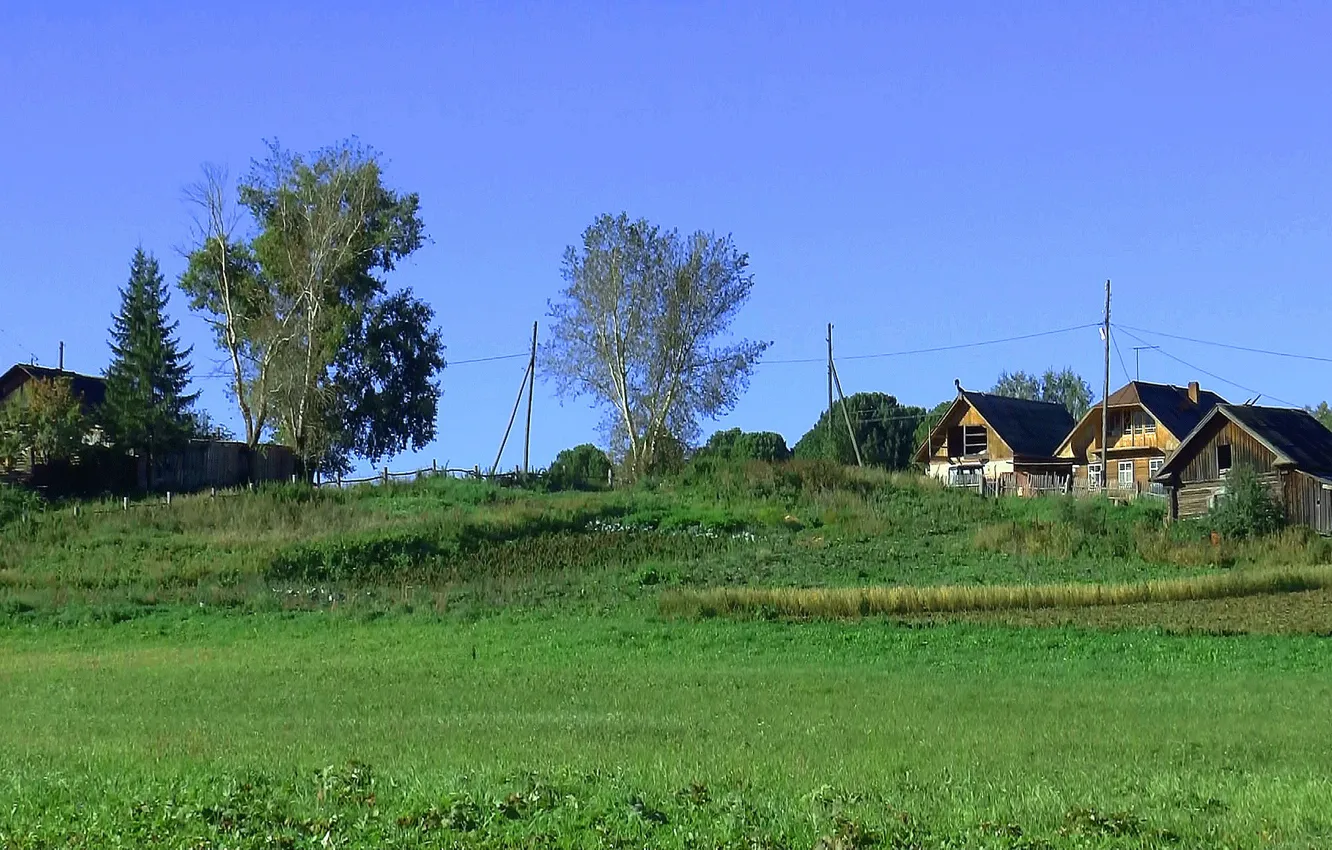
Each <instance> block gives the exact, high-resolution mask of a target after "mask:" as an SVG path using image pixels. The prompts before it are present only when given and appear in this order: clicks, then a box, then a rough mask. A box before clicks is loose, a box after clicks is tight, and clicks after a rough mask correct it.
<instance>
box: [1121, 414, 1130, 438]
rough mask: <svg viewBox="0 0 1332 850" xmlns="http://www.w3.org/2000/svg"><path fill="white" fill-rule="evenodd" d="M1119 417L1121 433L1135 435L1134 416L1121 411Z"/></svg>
mask: <svg viewBox="0 0 1332 850" xmlns="http://www.w3.org/2000/svg"><path fill="white" fill-rule="evenodd" d="M1118 419H1119V431H1120V433H1122V434H1123V435H1124V436H1125V437H1131V436H1132V435H1133V417H1132V416H1130V415H1129V414H1128V413H1120V414H1119V415H1118Z"/></svg>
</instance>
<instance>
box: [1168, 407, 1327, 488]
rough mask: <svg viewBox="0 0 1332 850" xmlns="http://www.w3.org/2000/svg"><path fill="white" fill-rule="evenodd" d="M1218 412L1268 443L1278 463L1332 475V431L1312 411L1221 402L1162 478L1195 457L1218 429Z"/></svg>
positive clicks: (1182, 444)
mask: <svg viewBox="0 0 1332 850" xmlns="http://www.w3.org/2000/svg"><path fill="white" fill-rule="evenodd" d="M1218 416H1222V417H1225V418H1226V419H1229V420H1230V421H1232V422H1234V423H1235V424H1236V425H1238V426H1239V427H1241V428H1243V429H1244V430H1245V431H1246V432H1248V433H1249V434H1250V435H1251V436H1252V437H1253V438H1254V439H1256V440H1257V441H1258V442H1260V443H1262V444H1264V445H1266V446H1267V447H1268V448H1269V449H1271V450H1272V451H1273V452H1274V453H1275V454H1276V456H1277V458H1276V459H1277V462H1278V463H1282V464H1288V465H1290V466H1293V467H1295V468H1296V469H1298V470H1301V471H1303V472H1308V473H1310V474H1312V475H1320V476H1324V477H1327V476H1332V431H1329V430H1328V429H1327V428H1325V427H1323V424H1322V423H1321V422H1319V421H1318V420H1317V419H1315V418H1313V416H1312V415H1310V414H1309V412H1308V411H1305V410H1296V409H1295V408H1291V407H1257V406H1253V405H1244V404H1218V405H1217V406H1216V407H1215V408H1214V409H1213V410H1212V412H1211V413H1209V414H1208V415H1207V417H1206V418H1205V419H1203V421H1202V422H1199V423H1198V426H1197V427H1196V428H1194V429H1193V431H1192V432H1190V433H1189V435H1188V436H1187V437H1185V438H1184V439H1183V441H1181V442H1180V444H1179V448H1177V449H1175V451H1174V452H1173V453H1172V454H1171V455H1170V457H1169V458H1167V459H1166V462H1165V465H1164V466H1163V467H1162V468H1161V471H1160V473H1159V474H1158V476H1157V477H1158V479H1159V480H1164V479H1165V478H1167V477H1168V476H1169V475H1170V473H1172V472H1175V471H1177V470H1178V469H1179V468H1180V467H1182V466H1184V465H1186V464H1188V462H1189V461H1190V460H1192V459H1193V457H1194V456H1195V455H1196V454H1197V448H1195V446H1197V445H1199V444H1206V442H1207V439H1206V438H1205V435H1206V434H1211V433H1215V432H1214V431H1212V430H1211V429H1209V428H1208V427H1207V425H1208V423H1210V422H1211V421H1212V419H1214V418H1216V417H1218Z"/></svg>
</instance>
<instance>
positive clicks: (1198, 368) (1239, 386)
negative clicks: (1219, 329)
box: [1120, 325, 1303, 408]
mask: <svg viewBox="0 0 1332 850" xmlns="http://www.w3.org/2000/svg"><path fill="white" fill-rule="evenodd" d="M1120 327H1121V328H1122V327H1123V325H1121V326H1120ZM1124 335H1125V336H1127V337H1129V338H1130V339H1136V340H1137V341H1138V342H1140V343H1142V344H1143V345H1150V344H1151V343H1149V342H1148V341H1147V340H1145V339H1143V338H1142V337H1140V336H1136V335H1135V334H1133V333H1131V332H1129V331H1127V330H1126V331H1124ZM1156 350H1157V351H1159V352H1160V353H1162V354H1164V355H1165V356H1166V357H1169V358H1170V359H1171V360H1174V361H1175V362H1176V363H1179V364H1180V365H1183V366H1187V367H1188V368H1190V369H1192V370H1194V371H1195V372H1201V373H1202V374H1204V375H1206V376H1207V377H1209V378H1214V379H1216V380H1218V381H1220V382H1221V383H1223V384H1226V385H1228V386H1232V387H1235V388H1236V389H1241V390H1244V391H1245V392H1249V393H1254V394H1255V395H1258V396H1266V397H1268V398H1270V399H1272V400H1273V401H1279V402H1281V403H1282V404H1284V405H1286V406H1287V407H1295V408H1302V407H1303V405H1300V404H1296V403H1295V402H1293V401H1288V400H1286V399H1284V398H1280V397H1278V396H1274V395H1272V394H1271V393H1265V392H1263V391H1262V390H1259V389H1255V388H1253V387H1248V386H1245V385H1244V384H1241V383H1237V382H1235V381H1232V380H1230V379H1229V378H1223V377H1222V376H1220V375H1218V374H1216V373H1215V372H1209V371H1207V370H1206V369H1204V368H1202V367H1201V366H1195V365H1194V364H1192V363H1190V362H1188V361H1187V360H1185V359H1183V358H1182V357H1177V356H1175V355H1174V354H1171V353H1170V352H1169V351H1166V350H1165V349H1164V348H1162V347H1160V346H1157V349H1156Z"/></svg>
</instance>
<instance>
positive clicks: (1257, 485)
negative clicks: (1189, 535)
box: [1208, 466, 1286, 540]
mask: <svg viewBox="0 0 1332 850" xmlns="http://www.w3.org/2000/svg"><path fill="white" fill-rule="evenodd" d="M1208 520H1209V522H1210V524H1211V526H1212V530H1213V531H1216V532H1218V533H1220V534H1222V535H1223V536H1225V537H1233V538H1235V539H1237V540H1245V539H1248V538H1250V537H1263V536H1265V535H1268V534H1274V533H1276V532H1277V531H1280V530H1281V528H1282V526H1284V525H1285V524H1286V515H1285V511H1284V510H1283V509H1282V507H1281V504H1280V503H1279V502H1278V501H1277V500H1276V499H1275V498H1273V497H1272V493H1271V491H1270V490H1268V488H1267V485H1265V484H1264V483H1263V482H1262V480H1261V479H1260V478H1259V477H1258V473H1257V472H1255V471H1254V470H1253V469H1250V468H1248V467H1243V466H1241V467H1236V468H1235V469H1233V470H1231V471H1230V475H1229V476H1228V477H1227V479H1226V491H1225V494H1224V495H1223V496H1222V497H1221V498H1220V500H1219V501H1218V502H1217V504H1216V506H1215V507H1214V508H1212V510H1211V512H1210V513H1209V514H1208Z"/></svg>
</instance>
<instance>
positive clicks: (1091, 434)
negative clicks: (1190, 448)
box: [1055, 381, 1226, 499]
mask: <svg viewBox="0 0 1332 850" xmlns="http://www.w3.org/2000/svg"><path fill="white" fill-rule="evenodd" d="M1225 403H1226V400H1225V399H1223V398H1222V397H1221V396H1219V395H1217V394H1216V393H1214V392H1211V391H1209V390H1204V389H1202V388H1201V387H1200V386H1199V385H1198V383H1197V382H1196V381H1195V382H1193V383H1190V384H1189V385H1188V386H1186V387H1177V386H1175V385H1173V384H1153V383H1148V382H1147V381H1130V382H1129V383H1128V384H1125V385H1124V386H1122V387H1120V388H1119V389H1118V390H1116V391H1115V392H1113V393H1111V394H1110V398H1109V400H1108V403H1107V407H1108V408H1109V425H1110V427H1109V444H1110V445H1109V449H1108V450H1107V451H1104V452H1103V451H1102V450H1101V405H1099V404H1097V405H1094V406H1093V407H1092V408H1091V409H1090V410H1088V411H1087V413H1086V415H1085V416H1083V417H1082V420H1081V421H1080V422H1078V424H1077V425H1076V426H1075V427H1074V428H1073V430H1071V431H1070V432H1069V434H1068V436H1067V437H1065V438H1064V441H1063V442H1062V443H1061V444H1060V445H1059V447H1058V448H1057V449H1056V450H1055V454H1056V455H1057V456H1058V457H1060V458H1066V459H1068V460H1069V461H1071V462H1072V465H1073V490H1074V492H1104V493H1106V494H1107V495H1109V496H1111V497H1112V498H1118V499H1129V498H1135V497H1137V496H1141V495H1156V496H1165V495H1166V490H1165V487H1164V485H1162V484H1161V483H1160V482H1154V481H1152V478H1153V477H1154V476H1156V474H1157V473H1159V472H1160V471H1161V468H1162V467H1163V466H1164V465H1165V459H1166V457H1167V456H1169V455H1170V453H1171V452H1173V451H1174V450H1175V449H1176V448H1178V447H1179V444H1180V442H1181V441H1182V440H1183V439H1184V438H1185V437H1186V436H1188V434H1189V433H1190V432H1191V431H1193V429H1194V428H1196V427H1197V426H1198V423H1199V422H1201V421H1202V420H1203V418H1204V417H1205V416H1207V414H1208V413H1210V412H1211V411H1212V409H1213V408H1214V407H1216V406H1217V405H1218V404H1225Z"/></svg>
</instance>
